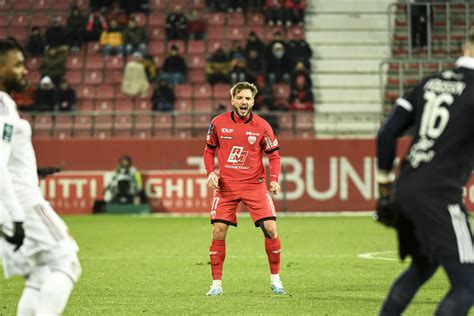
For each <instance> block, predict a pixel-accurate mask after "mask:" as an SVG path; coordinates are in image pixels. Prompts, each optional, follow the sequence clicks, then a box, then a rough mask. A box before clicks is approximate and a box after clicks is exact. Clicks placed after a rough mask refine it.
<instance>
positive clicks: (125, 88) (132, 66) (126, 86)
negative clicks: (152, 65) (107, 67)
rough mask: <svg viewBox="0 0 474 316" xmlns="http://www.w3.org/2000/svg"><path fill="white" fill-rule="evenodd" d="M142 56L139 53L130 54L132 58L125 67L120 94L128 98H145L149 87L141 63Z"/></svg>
mask: <svg viewBox="0 0 474 316" xmlns="http://www.w3.org/2000/svg"><path fill="white" fill-rule="evenodd" d="M142 61H143V55H142V54H141V53H140V52H135V53H133V54H132V58H131V59H130V61H128V62H127V64H126V65H125V70H124V74H123V80H122V92H123V93H124V94H126V95H128V96H131V97H135V96H138V95H140V96H142V97H145V96H146V95H147V92H148V88H149V87H150V83H149V82H148V78H147V76H146V70H145V66H144V65H143V63H142Z"/></svg>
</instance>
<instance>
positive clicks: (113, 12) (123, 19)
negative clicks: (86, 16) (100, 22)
mask: <svg viewBox="0 0 474 316" xmlns="http://www.w3.org/2000/svg"><path fill="white" fill-rule="evenodd" d="M111 20H116V21H117V23H118V25H120V27H121V28H124V27H125V26H126V25H127V21H128V16H127V14H126V13H125V11H124V10H123V9H122V8H121V7H120V3H119V2H117V1H115V2H114V3H112V7H111V8H110V11H109V12H108V13H107V21H111Z"/></svg>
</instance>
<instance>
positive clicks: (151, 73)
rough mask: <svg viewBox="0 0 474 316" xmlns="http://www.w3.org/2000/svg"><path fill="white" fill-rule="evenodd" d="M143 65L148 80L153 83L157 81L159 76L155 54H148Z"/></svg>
mask: <svg viewBox="0 0 474 316" xmlns="http://www.w3.org/2000/svg"><path fill="white" fill-rule="evenodd" d="M142 64H143V66H145V71H146V77H147V79H148V82H150V83H152V82H154V81H155V79H156V77H157V69H156V64H155V61H154V60H153V56H151V55H149V54H147V55H145V57H144V58H143V60H142Z"/></svg>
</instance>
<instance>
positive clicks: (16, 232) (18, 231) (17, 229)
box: [5, 222, 25, 251]
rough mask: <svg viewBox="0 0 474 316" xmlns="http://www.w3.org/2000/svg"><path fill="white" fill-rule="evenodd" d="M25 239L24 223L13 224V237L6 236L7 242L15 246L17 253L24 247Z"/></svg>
mask: <svg viewBox="0 0 474 316" xmlns="http://www.w3.org/2000/svg"><path fill="white" fill-rule="evenodd" d="M24 239H25V231H24V230H23V222H13V235H12V236H5V240H6V241H8V242H9V243H11V244H14V245H15V246H16V247H15V251H17V250H18V249H20V247H21V245H23V240H24Z"/></svg>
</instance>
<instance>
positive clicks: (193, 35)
mask: <svg viewBox="0 0 474 316" xmlns="http://www.w3.org/2000/svg"><path fill="white" fill-rule="evenodd" d="M186 30H187V35H188V39H190V40H202V39H203V38H204V33H206V22H205V21H204V19H203V18H202V17H201V16H200V15H199V12H198V10H196V9H194V10H193V11H191V16H190V18H189V20H188V25H187V27H186Z"/></svg>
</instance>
